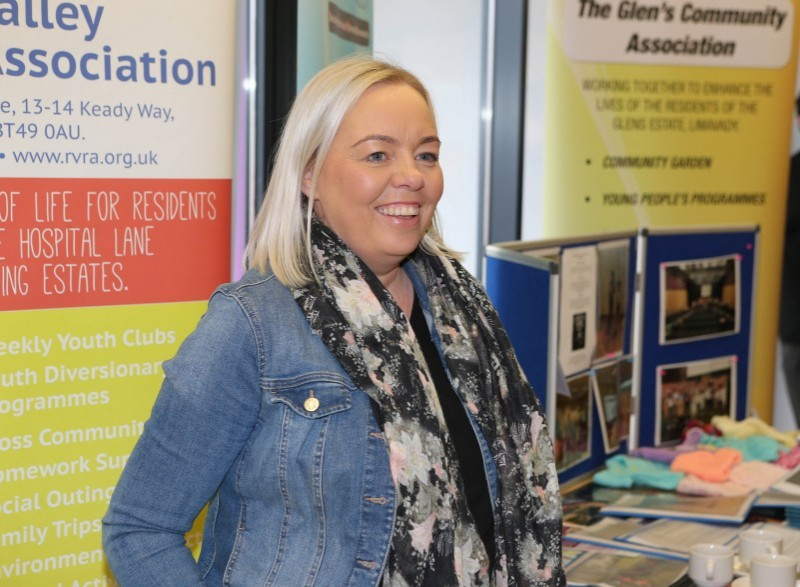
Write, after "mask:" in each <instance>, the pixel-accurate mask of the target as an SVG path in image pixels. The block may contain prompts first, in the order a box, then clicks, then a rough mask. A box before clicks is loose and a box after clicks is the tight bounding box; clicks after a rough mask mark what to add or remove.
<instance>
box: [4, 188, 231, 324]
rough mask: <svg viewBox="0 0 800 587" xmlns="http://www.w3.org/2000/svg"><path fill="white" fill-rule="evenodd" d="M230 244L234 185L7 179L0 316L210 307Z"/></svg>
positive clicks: (225, 274) (224, 275)
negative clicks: (187, 304)
mask: <svg viewBox="0 0 800 587" xmlns="http://www.w3.org/2000/svg"><path fill="white" fill-rule="evenodd" d="M230 240H231V180H229V179H83V178H81V179H74V178H46V179H42V178H12V179H0V310H26V309H42V308H61V307H78V306H110V305H122V304H143V303H163V302H181V301H192V300H201V299H206V298H207V297H208V296H209V295H210V294H211V292H212V291H213V290H214V288H215V287H216V286H217V285H218V284H219V283H221V282H224V281H227V280H228V279H229V277H230V252H231V248H230V247H231V244H230Z"/></svg>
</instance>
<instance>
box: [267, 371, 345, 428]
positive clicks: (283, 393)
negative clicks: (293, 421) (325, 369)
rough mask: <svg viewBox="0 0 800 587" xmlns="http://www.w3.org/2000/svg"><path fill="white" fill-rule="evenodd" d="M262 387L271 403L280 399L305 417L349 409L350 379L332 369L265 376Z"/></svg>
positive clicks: (313, 417)
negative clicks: (333, 371)
mask: <svg viewBox="0 0 800 587" xmlns="http://www.w3.org/2000/svg"><path fill="white" fill-rule="evenodd" d="M262 387H263V389H264V391H265V392H266V393H267V394H268V397H269V401H270V402H272V403H282V404H285V405H286V406H288V407H289V408H290V409H291V410H292V411H294V412H295V413H297V414H299V415H300V416H303V417H304V418H310V419H312V420H313V419H317V418H323V417H325V416H329V415H331V414H335V413H336V412H343V411H345V410H349V409H350V407H351V405H352V395H353V390H354V386H353V384H352V382H350V381H349V380H348V379H345V378H344V377H342V376H341V375H337V374H335V373H306V374H303V375H300V376H298V377H292V378H291V379H268V380H264V381H262Z"/></svg>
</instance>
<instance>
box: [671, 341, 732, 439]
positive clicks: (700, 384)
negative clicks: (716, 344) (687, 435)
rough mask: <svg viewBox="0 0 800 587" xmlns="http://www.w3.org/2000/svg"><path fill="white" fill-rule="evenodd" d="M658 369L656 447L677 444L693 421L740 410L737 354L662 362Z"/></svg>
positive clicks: (709, 418)
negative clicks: (738, 402)
mask: <svg viewBox="0 0 800 587" xmlns="http://www.w3.org/2000/svg"><path fill="white" fill-rule="evenodd" d="M656 372H657V378H658V382H657V396H656V401H657V404H656V405H657V411H656V439H655V444H656V446H658V445H660V444H671V443H677V442H679V441H680V439H681V434H682V433H683V431H684V430H685V429H686V428H687V426H688V424H689V423H690V422H692V421H697V422H701V423H704V424H708V423H710V422H711V418H712V417H714V416H729V417H731V418H733V417H734V415H735V413H736V357H735V356H727V357H718V358H715V359H707V360H702V361H692V362H687V363H683V364H675V365H662V366H659V367H657V368H656Z"/></svg>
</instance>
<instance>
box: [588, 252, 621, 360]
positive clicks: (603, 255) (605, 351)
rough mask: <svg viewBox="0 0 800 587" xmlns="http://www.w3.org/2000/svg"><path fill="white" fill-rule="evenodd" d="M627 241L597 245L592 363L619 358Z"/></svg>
mask: <svg viewBox="0 0 800 587" xmlns="http://www.w3.org/2000/svg"><path fill="white" fill-rule="evenodd" d="M629 257H630V245H629V243H628V241H627V240H616V241H609V242H606V243H600V244H598V245H597V280H598V294H597V316H598V318H597V343H596V345H597V346H596V347H595V353H594V356H595V359H596V360H607V359H609V358H613V357H616V356H619V355H621V354H622V352H623V348H624V346H625V322H626V316H627V314H628V303H629V302H628V280H629V277H628V264H629Z"/></svg>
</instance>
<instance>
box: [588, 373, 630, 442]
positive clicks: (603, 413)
mask: <svg viewBox="0 0 800 587" xmlns="http://www.w3.org/2000/svg"><path fill="white" fill-rule="evenodd" d="M631 361H632V360H631V359H629V358H626V359H621V360H619V361H614V362H612V363H609V364H605V365H602V366H598V367H597V368H595V369H594V371H593V374H592V387H593V388H594V399H595V402H597V413H598V415H599V416H600V424H601V425H602V433H603V445H604V448H605V451H606V454H608V453H611V452H614V451H615V450H617V449H619V447H620V442H621V441H622V440H625V439H626V438H628V434H629V433H630V420H631V396H632V394H631V391H632V383H633V382H632V374H633V363H632V362H631Z"/></svg>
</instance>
